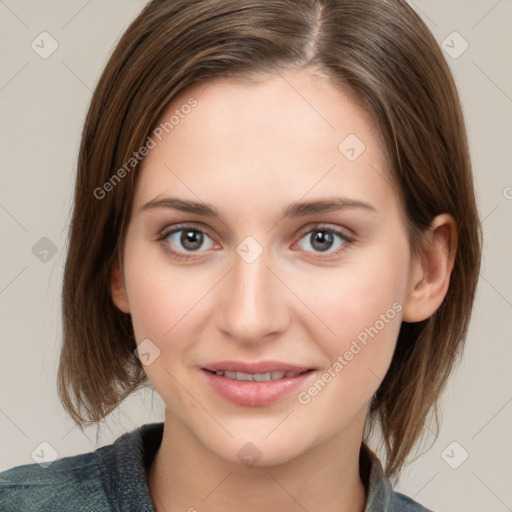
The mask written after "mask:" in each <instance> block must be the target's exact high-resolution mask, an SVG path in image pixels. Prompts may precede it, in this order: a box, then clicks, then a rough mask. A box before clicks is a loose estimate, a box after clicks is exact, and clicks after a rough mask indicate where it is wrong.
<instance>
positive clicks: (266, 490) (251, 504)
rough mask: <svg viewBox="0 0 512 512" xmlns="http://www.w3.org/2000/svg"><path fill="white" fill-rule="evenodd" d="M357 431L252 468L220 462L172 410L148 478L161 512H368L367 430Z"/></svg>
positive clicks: (154, 499)
mask: <svg viewBox="0 0 512 512" xmlns="http://www.w3.org/2000/svg"><path fill="white" fill-rule="evenodd" d="M362 412H364V413H366V411H362ZM362 425H363V426H364V419H363V423H362ZM357 430H358V433H359V435H354V434H357V432H342V433H341V434H340V435H338V436H336V437H335V438H333V439H331V440H329V441H327V442H325V443H323V444H321V445H318V446H316V447H313V448H311V449H310V450H308V451H307V452H305V453H302V454H301V455H299V456H298V457H295V458H294V459H291V460H289V461H287V462H284V463H281V464H276V465H271V466H252V467H246V466H244V465H241V464H237V463H235V462H232V461H229V460H226V459H223V458H221V457H218V456H217V455H216V454H215V453H213V452H212V451H210V450H209V449H208V448H206V447H205V446H204V445H203V444H202V443H200V442H199V440H198V439H197V438H196V437H194V436H193V435H192V433H191V432H190V431H189V430H188V429H187V428H186V427H185V426H184V425H183V423H181V421H180V420H179V419H178V418H176V417H175V416H174V415H173V414H171V413H170V412H169V411H168V410H167V411H166V418H165V425H164V433H163V438H162V443H161V445H160V448H159V449H158V451H157V453H156V456H155V458H154V460H153V462H152V464H151V468H150V471H149V476H148V483H149V489H150V493H151V496H152V499H153V502H154V504H155V509H156V511H157V512H174V511H177V510H187V511H188V510H190V511H194V510H198V511H201V510H208V512H221V511H222V512H230V511H237V510H241V509H242V510H244V511H245V512H263V511H267V510H307V511H308V512H315V511H322V512H330V511H332V512H334V511H336V512H363V511H364V509H365V504H366V491H365V487H364V485H363V482H362V481H361V478H360V475H359V450H360V446H361V440H362V429H357ZM199 461H200V462H199Z"/></svg>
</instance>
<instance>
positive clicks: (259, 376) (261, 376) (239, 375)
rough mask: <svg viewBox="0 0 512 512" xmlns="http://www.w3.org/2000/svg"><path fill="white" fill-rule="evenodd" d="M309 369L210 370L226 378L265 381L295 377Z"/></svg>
mask: <svg viewBox="0 0 512 512" xmlns="http://www.w3.org/2000/svg"><path fill="white" fill-rule="evenodd" d="M307 371H309V370H305V371H303V372H283V371H275V372H267V373H245V372H228V371H220V370H218V371H216V372H211V373H215V375H220V376H222V377H226V378H228V379H233V380H249V381H256V382H266V381H270V380H279V379H285V378H290V377H297V376H299V375H301V374H302V373H305V372H307Z"/></svg>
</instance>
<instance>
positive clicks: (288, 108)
mask: <svg viewBox="0 0 512 512" xmlns="http://www.w3.org/2000/svg"><path fill="white" fill-rule="evenodd" d="M191 102H196V103H195V106H194V107H193V108H190V107H189V105H190V104H193V103H191ZM171 118H173V119H172V122H170V120H171ZM155 129H156V130H158V129H160V131H159V133H160V135H159V138H161V140H159V138H156V137H155V136H153V139H154V140H155V142H156V146H155V148H154V149H152V150H151V151H150V152H149V154H148V155H147V156H146V157H145V159H144V161H143V162H142V165H141V167H140V169H139V173H140V174H141V175H140V176H139V177H138V186H137V191H136V196H135V203H137V204H138V205H140V204H141V203H142V202H144V201H148V200H150V199H152V198H153V197H155V196H156V195H159V194H164V193H165V192H167V191H169V190H171V189H172V190H173V191H175V190H176V189H179V190H180V191H183V192H187V194H188V195H190V192H191V190H188V191H187V184H188V188H189V189H190V187H192V188H193V190H192V192H197V195H198V196H199V197H200V194H199V192H201V193H206V192H211V191H212V190H211V189H209V187H208V184H211V183H212V181H215V182H216V183H217V185H219V184H222V186H223V187H224V190H225V192H229V191H233V192H235V191H238V192H237V195H238V196H243V192H244V191H247V193H248V194H250V193H252V194H257V193H259V194H261V193H265V191H267V192H268V191H269V190H273V191H274V193H277V192H275V191H276V190H283V191H285V192H287V193H284V192H283V194H284V195H283V200H284V196H285V195H288V196H289V198H290V199H291V198H293V199H295V200H296V199H297V198H298V197H301V196H303V195H304V194H305V193H307V190H308V189H311V188H312V187H314V188H315V190H314V191H312V193H315V192H318V193H321V191H322V190H323V191H324V192H326V191H330V192H335V191H338V192H340V193H342V192H345V190H341V189H340V188H344V189H346V190H347V191H350V190H352V191H354V192H356V193H359V194H361V193H363V192H365V194H364V195H366V196H368V194H370V195H372V193H373V195H374V196H375V195H377V196H381V197H382V198H384V191H385V189H386V188H387V187H386V179H385V177H384V175H385V174H386V173H387V169H386V163H385V159H384V152H383V146H382V142H381V140H380V137H379V133H378V129H377V125H376V123H375V120H374V119H373V117H372V115H371V114H370V112H369V111H368V110H367V109H365V108H364V106H363V105H362V103H361V102H360V101H358V100H357V98H356V97H355V96H354V95H353V94H352V93H350V92H349V91H347V90H343V89H341V88H340V87H338V86H335V85H334V84H333V83H331V82H330V81H329V80H327V79H325V78H323V77H321V76H319V75H314V74H313V73H311V72H309V71H306V70H301V71H283V72H281V73H280V74H279V75H272V76H265V77H264V78H263V77H260V78H259V79H257V80H250V81H249V80H245V81H243V82H242V81H238V80H236V81H235V80H233V79H224V78H222V79H216V80H215V81H211V82H206V83H201V84H194V85H193V86H191V87H189V88H187V89H186V90H184V91H182V92H181V93H180V94H179V95H178V96H176V97H175V98H174V100H173V101H172V102H171V103H170V104H169V105H168V107H167V108H166V109H165V111H164V112H163V114H162V115H161V116H160V119H159V121H158V123H157V126H156V127H155ZM153 133H155V131H153ZM315 183H316V185H315ZM388 192H389V190H386V193H388ZM196 199H197V198H196ZM246 199H247V198H246ZM276 199H277V197H276ZM137 204H134V207H137Z"/></svg>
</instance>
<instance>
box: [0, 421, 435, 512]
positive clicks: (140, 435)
mask: <svg viewBox="0 0 512 512" xmlns="http://www.w3.org/2000/svg"><path fill="white" fill-rule="evenodd" d="M162 434H163V423H151V424H146V425H143V426H141V427H139V428H137V429H135V430H133V431H132V432H128V433H126V434H124V435H122V436H121V437H119V438H118V439H117V440H116V441H115V442H114V443H112V444H110V445H108V446H103V447H101V448H98V449H97V450H95V451H94V452H90V453H84V454H80V455H73V456H70V457H63V458H61V459H58V460H56V461H55V462H53V463H52V464H51V465H50V466H48V467H47V468H42V467H41V466H39V464H26V465H23V466H16V467H14V468H11V469H8V470H7V471H4V472H2V473H0V511H1V512H107V511H116V512H155V509H154V507H153V502H152V501H151V495H150V493H149V488H148V483H147V471H148V468H149V466H150V464H151V461H152V460H153V457H154V455H155V453H156V451H157V449H158V447H159V446H160V443H161V440H162ZM360 453H361V458H360V464H361V467H366V468H367V470H368V469H369V479H368V473H366V478H363V481H366V484H367V491H368V500H367V505H366V508H365V512H432V511H429V510H428V509H426V508H424V507H422V506H421V505H420V504H418V503H416V502H415V501H413V500H411V499H410V498H408V497H407V496H404V495H403V494H400V493H397V492H394V491H393V490H392V488H391V484H390V482H389V480H388V479H387V478H385V477H384V474H383V470H382V465H381V463H380V461H379V459H378V458H377V456H376V455H375V454H374V453H373V452H372V451H371V450H370V449H369V448H368V447H367V446H366V445H365V444H363V445H362V448H361V452H360Z"/></svg>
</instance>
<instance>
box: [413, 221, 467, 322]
mask: <svg viewBox="0 0 512 512" xmlns="http://www.w3.org/2000/svg"><path fill="white" fill-rule="evenodd" d="M456 252H457V226H456V224H455V220H454V219H453V217H452V216H451V215H449V214H447V213H443V214H441V215H438V216H437V217H435V219H434V220H433V221H432V224H431V226H430V228H429V229H428V230H427V232H426V233H425V246H424V249H423V251H422V255H421V257H420V258H415V260H414V261H413V266H412V271H411V277H410V281H409V290H410V291H409V293H408V294H407V296H406V298H405V303H404V313H403V320H404V321H405V322H420V321H421V320H425V319H426V318H428V317H429V316H431V315H432V314H433V313H435V311H436V310H437V309H438V308H439V306H440V305H441V303H442V302H443V299H444V298H445V296H446V293H447V292H448V286H449V284H450V275H451V272H452V269H453V265H454V261H455V254H456Z"/></svg>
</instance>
